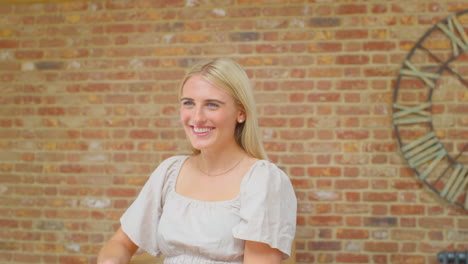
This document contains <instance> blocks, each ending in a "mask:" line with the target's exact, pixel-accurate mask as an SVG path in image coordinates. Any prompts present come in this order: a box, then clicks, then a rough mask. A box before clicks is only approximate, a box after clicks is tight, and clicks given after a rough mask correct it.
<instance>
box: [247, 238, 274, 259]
mask: <svg viewBox="0 0 468 264" xmlns="http://www.w3.org/2000/svg"><path fill="white" fill-rule="evenodd" d="M282 256H283V253H282V252H281V251H279V250H278V249H276V248H271V247H270V246H269V245H267V244H265V243H261V242H256V241H250V240H246V241H245V248H244V264H280V263H281V259H282Z"/></svg>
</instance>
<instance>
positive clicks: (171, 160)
mask: <svg viewBox="0 0 468 264" xmlns="http://www.w3.org/2000/svg"><path fill="white" fill-rule="evenodd" d="M189 157H190V156H189V155H174V156H170V157H168V158H165V159H164V160H163V161H162V162H161V163H160V164H159V167H162V166H163V167H171V166H173V165H175V164H179V163H183V162H184V161H185V160H186V159H187V158H189Z"/></svg>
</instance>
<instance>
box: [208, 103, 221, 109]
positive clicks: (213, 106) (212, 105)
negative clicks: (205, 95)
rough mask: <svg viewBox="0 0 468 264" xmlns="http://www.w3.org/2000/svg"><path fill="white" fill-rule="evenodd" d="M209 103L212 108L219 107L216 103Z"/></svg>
mask: <svg viewBox="0 0 468 264" xmlns="http://www.w3.org/2000/svg"><path fill="white" fill-rule="evenodd" d="M207 105H208V107H209V108H211V109H215V108H218V107H219V105H218V104H216V103H208V104H207Z"/></svg>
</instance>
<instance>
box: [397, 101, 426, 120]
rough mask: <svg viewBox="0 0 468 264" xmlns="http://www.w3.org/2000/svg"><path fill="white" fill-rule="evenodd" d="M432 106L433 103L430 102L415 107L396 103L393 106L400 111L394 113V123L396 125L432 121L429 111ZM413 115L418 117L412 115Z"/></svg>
mask: <svg viewBox="0 0 468 264" xmlns="http://www.w3.org/2000/svg"><path fill="white" fill-rule="evenodd" d="M430 106H431V103H429V102H427V103H423V104H420V105H417V106H413V107H410V106H403V105H399V104H394V105H393V107H394V108H395V109H399V110H400V111H398V112H396V113H394V114H393V123H394V124H395V125H405V124H415V123H425V122H431V113H430V112H429V111H427V109H428V108H429V107H430ZM412 115H413V116H414V115H417V116H418V117H410V116H412Z"/></svg>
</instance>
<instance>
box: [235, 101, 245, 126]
mask: <svg viewBox="0 0 468 264" xmlns="http://www.w3.org/2000/svg"><path fill="white" fill-rule="evenodd" d="M239 108H240V109H239V113H238V114H237V123H244V121H245V119H246V118H247V115H246V114H245V110H244V106H242V105H241V106H240V107H239Z"/></svg>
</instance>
